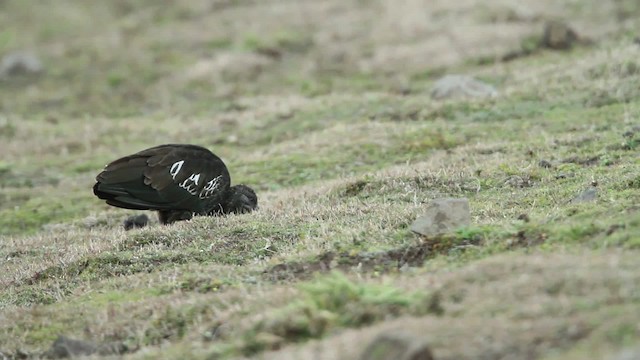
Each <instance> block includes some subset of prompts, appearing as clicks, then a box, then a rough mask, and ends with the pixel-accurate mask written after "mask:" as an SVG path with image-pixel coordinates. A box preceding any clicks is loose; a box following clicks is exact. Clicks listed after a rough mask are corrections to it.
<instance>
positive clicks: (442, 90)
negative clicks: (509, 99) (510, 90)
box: [431, 74, 498, 100]
mask: <svg viewBox="0 0 640 360" xmlns="http://www.w3.org/2000/svg"><path fill="white" fill-rule="evenodd" d="M495 96H498V91H497V90H496V88H494V87H493V86H491V85H489V84H486V83H484V82H482V81H479V80H476V79H474V78H472V77H470V76H467V75H455V74H454V75H446V76H444V77H442V78H440V80H438V81H436V83H435V84H434V85H433V89H432V90H431V97H432V98H433V99H437V100H440V99H461V98H488V97H495Z"/></svg>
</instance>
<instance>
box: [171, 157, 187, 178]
mask: <svg viewBox="0 0 640 360" xmlns="http://www.w3.org/2000/svg"><path fill="white" fill-rule="evenodd" d="M183 164H184V160H180V161H176V162H174V163H173V165H171V169H169V174H170V175H171V177H172V178H173V180H175V179H176V175H178V173H179V172H180V169H182V165H183Z"/></svg>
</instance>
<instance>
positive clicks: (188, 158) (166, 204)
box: [93, 144, 258, 224]
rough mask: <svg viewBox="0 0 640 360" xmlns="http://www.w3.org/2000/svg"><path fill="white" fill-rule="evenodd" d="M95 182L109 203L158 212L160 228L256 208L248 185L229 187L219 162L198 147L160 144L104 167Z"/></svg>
mask: <svg viewBox="0 0 640 360" xmlns="http://www.w3.org/2000/svg"><path fill="white" fill-rule="evenodd" d="M96 181H97V182H96V184H95V185H94V186H93V193H94V194H95V195H96V196H97V197H99V198H100V199H103V200H106V201H107V204H109V205H112V206H117V207H120V208H125V209H135V210H157V211H158V218H159V220H160V222H161V223H162V224H171V223H173V222H176V221H180V220H189V219H191V217H192V216H193V215H224V214H230V213H246V212H250V211H253V210H254V209H255V208H256V207H257V206H258V197H257V196H256V193H255V192H254V191H253V190H252V189H251V188H250V187H248V186H246V185H235V186H230V185H231V178H230V176H229V171H228V170H227V167H226V166H225V164H224V163H223V162H222V160H221V159H220V158H219V157H217V156H216V155H215V154H213V153H212V152H211V151H209V150H207V149H205V148H203V147H201V146H197V145H185V144H167V145H160V146H155V147H152V148H149V149H146V150H142V151H140V152H138V153H135V154H133V155H129V156H125V157H123V158H120V159H118V160H115V161H113V162H111V163H110V164H108V165H107V166H105V168H104V170H103V171H102V172H101V173H100V174H98V176H97V177H96Z"/></svg>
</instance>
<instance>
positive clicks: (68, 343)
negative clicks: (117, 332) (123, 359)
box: [42, 335, 129, 359]
mask: <svg viewBox="0 0 640 360" xmlns="http://www.w3.org/2000/svg"><path fill="white" fill-rule="evenodd" d="M128 351H129V349H127V347H126V346H125V345H124V344H122V343H106V344H96V343H93V342H91V341H84V340H77V339H71V338H68V337H66V336H63V335H60V336H58V338H57V339H56V340H55V341H54V342H53V344H51V347H50V348H49V350H47V351H46V352H44V353H43V354H42V357H43V358H45V359H66V358H76V357H79V356H87V355H93V354H98V355H117V354H123V353H125V352H128Z"/></svg>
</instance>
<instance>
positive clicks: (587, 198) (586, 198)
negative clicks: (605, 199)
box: [569, 188, 598, 204]
mask: <svg viewBox="0 0 640 360" xmlns="http://www.w3.org/2000/svg"><path fill="white" fill-rule="evenodd" d="M597 198H598V190H597V189H596V188H589V189H587V190H585V191H583V192H581V193H580V194H578V195H576V197H574V198H573V199H571V201H569V203H571V204H581V203H585V202H591V201H595V200H596V199H597Z"/></svg>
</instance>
